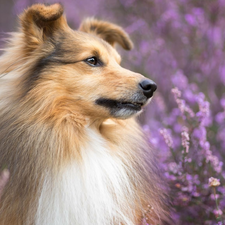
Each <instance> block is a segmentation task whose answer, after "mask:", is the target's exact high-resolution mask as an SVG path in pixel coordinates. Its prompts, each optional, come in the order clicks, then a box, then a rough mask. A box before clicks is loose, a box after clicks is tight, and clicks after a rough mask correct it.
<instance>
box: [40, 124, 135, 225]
mask: <svg viewBox="0 0 225 225" xmlns="http://www.w3.org/2000/svg"><path fill="white" fill-rule="evenodd" d="M86 132H87V137H88V139H89V141H88V142H87V143H85V145H84V146H83V149H81V154H82V155H81V158H82V162H77V161H72V162H71V164H70V165H67V166H66V167H65V168H64V169H63V171H62V173H61V174H59V176H58V177H57V178H55V180H52V177H51V176H50V175H49V176H46V177H45V182H44V185H43V189H42V191H41V197H40V200H39V206H38V212H37V215H36V225H43V224H51V225H62V224H63V225H81V224H82V225H90V224H95V225H113V224H126V225H134V216H135V204H137V199H135V198H136V195H135V188H134V184H133V181H132V180H133V179H134V178H135V176H136V175H135V171H134V170H133V169H132V167H130V168H128V167H127V166H128V165H127V164H125V163H124V162H123V161H122V160H121V158H122V159H123V157H125V156H122V155H120V157H118V155H117V153H116V154H114V153H112V149H109V147H108V146H109V145H108V143H107V141H106V140H105V139H104V138H102V136H101V134H100V133H98V132H97V131H95V130H92V129H90V128H87V129H86ZM115 150H116V149H115ZM120 154H121V153H120ZM130 176H133V177H130ZM124 208H125V210H124ZM122 212H123V213H124V214H122Z"/></svg>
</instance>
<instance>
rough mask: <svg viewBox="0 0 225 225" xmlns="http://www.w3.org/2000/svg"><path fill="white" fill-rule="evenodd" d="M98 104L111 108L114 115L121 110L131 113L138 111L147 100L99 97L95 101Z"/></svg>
mask: <svg viewBox="0 0 225 225" xmlns="http://www.w3.org/2000/svg"><path fill="white" fill-rule="evenodd" d="M95 103H96V104H97V105H100V106H103V107H106V108H108V109H110V111H111V114H112V115H116V114H118V112H119V111H121V110H123V112H124V113H125V111H129V112H130V113H129V114H131V113H132V114H134V113H137V112H138V111H141V109H142V107H143V106H144V105H145V103H146V101H125V100H113V99H107V98H99V99H97V100H96V102H95Z"/></svg>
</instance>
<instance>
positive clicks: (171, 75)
mask: <svg viewBox="0 0 225 225" xmlns="http://www.w3.org/2000/svg"><path fill="white" fill-rule="evenodd" d="M37 1H38V2H43V0H29V1H28V0H19V1H15V4H14V7H12V9H13V10H14V11H13V12H14V15H15V14H19V13H20V12H21V11H22V10H23V9H24V8H25V7H27V6H28V5H30V4H32V3H35V2H37ZM7 2H8V1H7ZM51 2H55V0H49V3H51ZM61 2H62V3H63V4H64V6H65V11H66V14H67V18H68V22H69V23H70V24H71V25H74V27H78V25H79V23H80V20H81V19H82V18H84V17H85V16H96V17H100V18H102V19H106V20H110V21H112V22H115V23H118V24H119V25H121V26H123V27H125V29H126V31H127V32H128V33H129V34H130V35H131V37H132V39H133V40H134V42H135V45H134V46H135V48H134V50H132V51H131V52H130V53H129V54H127V53H125V52H123V51H122V50H121V55H122V56H123V55H124V56H125V57H122V58H123V62H122V63H123V64H124V66H125V67H127V68H130V69H131V70H133V71H138V72H140V73H142V74H144V75H145V76H149V77H150V78H151V79H153V80H154V81H155V82H156V83H157V84H158V90H157V93H156V95H155V96H154V98H153V100H152V102H151V104H150V106H149V108H147V109H146V110H145V112H144V116H143V117H141V118H140V120H141V122H142V124H143V128H144V130H145V132H146V134H147V135H148V138H149V142H150V143H151V144H152V145H153V146H154V148H155V149H157V150H158V152H159V154H160V155H161V157H160V161H161V163H162V166H163V167H164V170H165V173H164V174H165V177H166V178H167V181H168V183H169V184H170V187H171V190H172V204H173V206H174V208H175V211H174V212H173V214H174V215H173V217H174V220H175V223H174V224H179V223H182V224H183V225H185V224H188V225H190V224H208V225H210V224H213V225H214V224H219V223H220V224H222V223H223V222H224V214H225V198H224V197H223V196H224V195H225V180H224V178H225V170H224V167H223V163H222V162H223V161H224V159H225V153H224V149H225V94H224V90H225V89H224V86H225V61H224V59H225V46H224V43H225V35H224V33H225V1H224V0H213V1H212V0H204V1H197V0H179V1H178V0H149V1H144V0H143V1H138V0H115V1H110V0H98V1H88V0H83V1H74V0H61ZM5 5H7V4H5ZM87 6H88V7H87ZM9 15H10V17H11V16H12V13H9ZM6 16H7V15H4V17H6ZM5 24H6V26H8V23H5ZM7 28H8V27H7ZM2 30H5V29H2ZM171 90H172V92H171ZM218 179H219V180H218ZM219 183H220V185H219Z"/></svg>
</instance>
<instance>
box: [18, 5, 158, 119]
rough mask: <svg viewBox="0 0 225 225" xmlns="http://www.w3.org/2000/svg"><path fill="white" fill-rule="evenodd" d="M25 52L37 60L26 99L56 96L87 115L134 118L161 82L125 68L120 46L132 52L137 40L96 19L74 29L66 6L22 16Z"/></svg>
mask: <svg viewBox="0 0 225 225" xmlns="http://www.w3.org/2000/svg"><path fill="white" fill-rule="evenodd" d="M20 19H21V24H22V33H23V38H24V40H25V44H24V47H23V49H24V52H23V54H24V55H25V56H26V57H27V58H32V57H34V58H36V61H35V63H34V64H33V67H32V69H30V70H29V73H28V75H26V78H25V80H24V81H23V84H24V90H25V92H26V95H29V94H30V95H31V94H33V95H36V96H38V95H37V94H35V93H40V92H41V90H42V93H43V95H46V96H48V98H50V97H49V96H53V97H54V98H55V99H52V100H51V101H60V103H57V104H55V105H61V107H62V106H65V105H66V106H68V107H70V110H71V109H73V110H74V111H77V112H80V113H82V114H83V115H87V116H92V117H101V118H109V117H116V118H128V117H130V116H132V115H135V114H136V113H138V112H140V111H141V110H142V107H143V106H144V105H145V104H146V103H147V102H148V100H149V99H150V98H151V97H152V95H153V92H154V91H155V90H156V84H155V83H154V82H153V81H151V80H149V79H146V78H145V77H143V76H142V75H140V74H138V73H134V72H131V71H129V70H127V69H124V68H122V67H121V66H120V61H121V57H120V55H119V54H118V52H117V51H116V50H115V48H114V45H115V43H118V44H120V45H121V46H122V47H123V48H124V49H126V50H130V49H131V48H132V42H131V40H130V38H129V36H128V35H127V33H126V32H125V31H124V30H123V29H122V28H121V27H119V26H117V25H115V24H112V23H109V22H104V21H99V20H96V19H87V20H85V21H84V22H83V23H82V24H81V26H80V28H79V30H77V31H74V30H72V29H71V28H70V27H69V26H68V24H67V22H66V19H65V17H64V16H63V7H62V6H61V5H60V4H54V5H50V6H46V5H42V4H37V5H33V6H31V7H30V8H28V9H27V10H26V11H25V12H24V13H23V14H22V15H21V16H20Z"/></svg>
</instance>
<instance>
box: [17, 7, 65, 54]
mask: <svg viewBox="0 0 225 225" xmlns="http://www.w3.org/2000/svg"><path fill="white" fill-rule="evenodd" d="M62 14H63V7H62V5H61V4H58V3H56V4H53V5H44V4H35V5H32V6H31V7H29V8H28V9H27V10H25V11H24V12H23V13H22V14H21V15H20V21H21V25H22V31H23V33H24V38H25V39H26V45H27V47H28V48H29V49H30V50H34V49H35V48H36V47H37V45H39V44H41V43H42V42H44V40H45V39H46V38H47V37H51V36H52V35H53V33H54V32H55V31H57V30H58V29H63V28H65V27H67V26H68V25H67V22H66V19H65V17H64V16H62Z"/></svg>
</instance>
